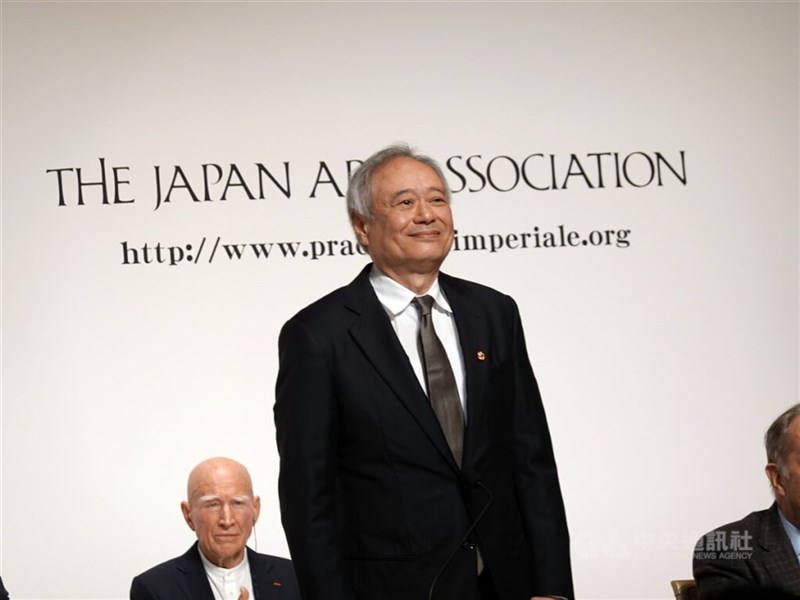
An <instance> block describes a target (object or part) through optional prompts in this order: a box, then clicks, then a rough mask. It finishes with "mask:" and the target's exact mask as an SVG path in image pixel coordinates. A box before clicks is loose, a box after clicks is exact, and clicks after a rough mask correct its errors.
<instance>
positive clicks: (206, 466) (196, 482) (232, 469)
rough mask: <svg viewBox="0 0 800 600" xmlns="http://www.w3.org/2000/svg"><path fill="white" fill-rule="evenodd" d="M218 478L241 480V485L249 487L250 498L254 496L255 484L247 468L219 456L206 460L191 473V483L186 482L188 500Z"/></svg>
mask: <svg viewBox="0 0 800 600" xmlns="http://www.w3.org/2000/svg"><path fill="white" fill-rule="evenodd" d="M218 477H222V478H225V479H229V478H235V479H239V480H241V483H243V484H244V485H246V486H247V490H248V493H249V494H250V496H252V495H253V482H252V480H251V479H250V473H249V472H248V471H247V469H246V468H245V466H244V465H243V464H242V463H240V462H236V461H235V460H233V459H232V458H226V457H224V456H217V457H214V458H208V459H206V460H204V461H203V462H201V463H200V464H198V465H197V466H196V467H195V468H194V469H192V472H191V473H189V481H187V482H186V499H187V500H191V499H192V491H193V490H196V489H198V487H202V485H203V484H204V483H205V482H207V481H208V480H209V479H216V478H218Z"/></svg>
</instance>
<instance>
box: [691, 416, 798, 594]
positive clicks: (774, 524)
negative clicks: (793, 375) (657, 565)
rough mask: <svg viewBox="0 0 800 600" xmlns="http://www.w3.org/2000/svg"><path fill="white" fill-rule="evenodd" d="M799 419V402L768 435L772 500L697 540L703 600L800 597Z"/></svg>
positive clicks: (696, 566) (696, 563)
mask: <svg viewBox="0 0 800 600" xmlns="http://www.w3.org/2000/svg"><path fill="white" fill-rule="evenodd" d="M798 417H800V404H796V405H794V406H792V407H791V408H790V409H789V410H787V411H786V412H784V413H783V414H782V415H781V416H779V417H778V418H777V419H775V422H773V423H772V425H770V428H769V429H768V430H767V434H766V436H765V438H764V441H765V445H766V448H767V466H766V473H767V478H768V479H769V482H770V486H771V488H772V492H773V494H774V496H775V502H774V504H773V505H772V506H771V507H769V508H768V509H766V510H759V511H756V512H752V513H750V514H749V515H747V516H746V517H744V519H742V520H741V521H736V522H735V523H729V524H727V525H723V526H722V527H718V528H717V529H715V530H714V531H711V532H709V533H707V534H706V535H705V536H703V537H702V538H701V539H700V541H699V542H697V545H696V546H695V552H694V578H695V580H696V581H697V591H698V596H699V598H700V600H717V599H720V600H721V599H725V600H728V599H729V598H734V597H735V598H747V597H749V598H754V597H758V598H776V599H777V598H779V597H780V598H785V597H790V596H791V597H797V596H800V562H798V555H800V418H798ZM756 593H758V596H756Z"/></svg>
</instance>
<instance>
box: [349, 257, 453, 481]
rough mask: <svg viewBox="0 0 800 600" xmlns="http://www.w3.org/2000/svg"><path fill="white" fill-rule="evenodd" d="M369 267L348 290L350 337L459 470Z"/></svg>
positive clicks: (448, 460)
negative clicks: (372, 281)
mask: <svg viewBox="0 0 800 600" xmlns="http://www.w3.org/2000/svg"><path fill="white" fill-rule="evenodd" d="M371 267H372V265H368V266H367V267H365V268H364V270H363V271H361V273H360V274H359V276H358V277H357V278H356V279H355V280H354V281H353V282H352V283H351V284H350V285H349V286H348V288H347V290H348V300H347V304H346V308H347V309H348V310H351V311H353V312H354V313H356V314H357V315H358V319H357V320H356V321H355V323H354V324H353V326H352V327H351V328H350V335H351V337H352V338H353V340H354V341H355V343H356V344H357V345H358V347H359V348H360V349H361V351H362V352H363V354H364V357H365V358H366V359H367V360H368V361H369V362H370V363H371V364H372V366H373V367H374V368H375V370H376V371H377V372H378V374H379V375H380V377H381V378H382V379H383V380H384V381H385V382H386V384H387V385H388V386H389V387H390V388H391V389H392V391H393V392H394V393H395V395H396V396H397V398H398V399H399V401H400V402H401V403H402V404H403V405H404V406H405V407H406V409H407V410H408V411H409V412H410V413H411V415H412V416H413V417H414V419H416V421H417V423H419V426H420V427H421V428H422V429H423V431H424V432H425V434H426V435H427V436H428V438H430V440H431V442H433V444H434V446H435V447H436V449H437V450H438V451H439V453H440V454H441V455H442V457H443V458H444V459H445V460H447V462H448V463H449V464H450V465H451V467H452V468H453V469H455V470H458V465H456V462H455V460H454V459H453V455H452V453H451V452H450V448H449V447H448V446H447V440H446V439H445V437H444V434H443V433H442V430H441V427H440V426H439V421H438V420H437V419H436V415H435V414H434V412H433V409H431V405H430V402H429V401H428V397H427V396H426V395H425V392H424V391H423V390H422V388H421V387H420V385H419V380H418V379H417V376H416V375H415V374H414V370H413V369H412V368H411V363H410V362H409V360H408V356H406V353H405V351H404V350H403V346H402V345H401V344H400V340H398V339H397V335H396V334H395V332H394V329H392V325H391V323H390V321H389V317H388V315H387V314H386V311H385V309H384V308H383V306H382V305H381V303H380V301H378V297H377V296H376V295H375V290H373V289H372V284H370V282H369V271H370V269H371Z"/></svg>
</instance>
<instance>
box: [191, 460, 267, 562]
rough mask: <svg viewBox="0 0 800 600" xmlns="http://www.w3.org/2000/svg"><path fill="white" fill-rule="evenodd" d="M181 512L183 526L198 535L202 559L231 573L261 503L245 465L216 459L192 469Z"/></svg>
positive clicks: (243, 551) (243, 547)
mask: <svg viewBox="0 0 800 600" xmlns="http://www.w3.org/2000/svg"><path fill="white" fill-rule="evenodd" d="M181 510H182V512H183V518H184V519H185V520H186V524H187V525H189V527H190V528H191V529H192V531H194V532H195V533H196V534H197V541H198V544H199V546H200V551H201V552H202V553H203V555H204V556H205V557H206V558H207V559H208V560H210V561H211V562H212V563H214V564H215V565H217V566H220V567H224V568H226V569H230V568H231V567H235V566H236V565H238V564H239V563H240V562H241V561H242V559H243V558H244V553H245V544H247V540H248V539H249V537H250V532H251V531H252V530H253V526H254V525H255V524H256V520H257V519H258V515H259V512H260V510H261V499H260V498H259V497H258V496H254V495H253V483H252V481H251V480H250V473H248V472H247V469H246V468H245V467H244V465H242V464H240V463H238V462H236V461H235V460H233V459H230V458H225V457H216V458H209V459H207V460H204V461H203V462H201V463H200V464H199V465H197V466H196V467H195V468H194V469H192V472H191V473H190V474H189V481H188V482H187V485H186V500H185V501H183V502H181Z"/></svg>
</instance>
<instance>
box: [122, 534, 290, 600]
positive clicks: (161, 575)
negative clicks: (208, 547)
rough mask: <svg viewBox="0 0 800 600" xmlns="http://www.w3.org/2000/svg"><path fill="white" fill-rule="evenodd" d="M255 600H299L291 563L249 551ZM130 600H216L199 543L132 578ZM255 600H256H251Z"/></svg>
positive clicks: (248, 558)
mask: <svg viewBox="0 0 800 600" xmlns="http://www.w3.org/2000/svg"><path fill="white" fill-rule="evenodd" d="M247 560H248V561H249V563H250V577H251V578H252V580H253V595H254V596H255V599H254V600H300V593H299V591H298V589H297V580H296V579H295V575H294V568H293V567H292V561H290V560H287V559H285V558H279V557H277V556H269V555H268V554H259V553H257V552H254V551H252V550H251V549H250V548H247ZM130 599H131V600H182V599H185V600H214V593H213V591H212V590H211V584H210V583H209V582H208V577H207V576H206V572H205V569H204V568H203V562H202V560H201V559H200V551H199V550H198V549H197V542H195V544H194V545H193V546H192V547H191V548H189V550H188V551H187V552H186V553H185V554H183V555H181V556H179V557H177V558H173V559H172V560H168V561H167V562H164V563H161V564H160V565H157V566H155V567H153V568H152V569H149V570H147V571H145V572H144V573H142V574H141V575H137V576H136V577H134V578H133V583H131V593H130ZM251 600H253V599H251Z"/></svg>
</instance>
